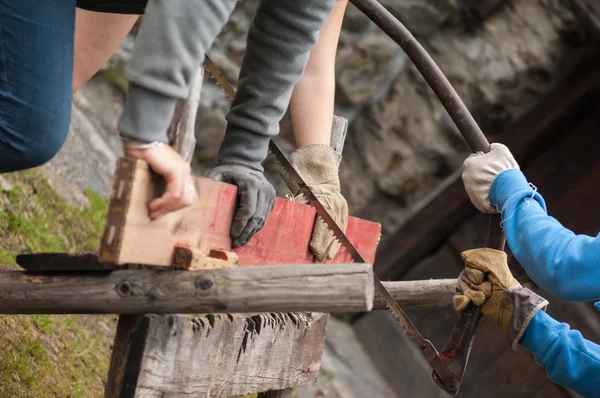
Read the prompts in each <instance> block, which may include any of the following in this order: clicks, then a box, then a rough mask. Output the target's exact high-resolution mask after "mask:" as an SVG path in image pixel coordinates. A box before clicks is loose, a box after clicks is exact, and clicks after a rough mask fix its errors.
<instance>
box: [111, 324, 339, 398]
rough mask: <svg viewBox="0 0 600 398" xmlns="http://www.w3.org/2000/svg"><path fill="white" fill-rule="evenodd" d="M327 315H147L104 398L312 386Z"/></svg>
mask: <svg viewBox="0 0 600 398" xmlns="http://www.w3.org/2000/svg"><path fill="white" fill-rule="evenodd" d="M327 318H328V315H327V314H307V313H296V314H258V315H255V316H253V317H248V318H247V317H242V316H240V315H221V316H219V315H206V316H201V317H196V318H190V317H186V316H182V315H176V316H171V315H148V316H144V317H142V320H141V321H140V322H139V323H138V324H137V325H135V326H133V327H130V329H129V333H127V335H129V336H130V337H131V339H130V346H129V347H128V350H127V351H125V352H123V351H122V355H121V356H120V359H119V361H120V363H121V364H122V365H121V366H122V369H126V370H124V371H123V372H122V374H123V375H124V377H122V378H121V380H119V383H115V384H114V387H116V388H113V389H112V390H110V391H109V390H107V394H106V397H107V398H116V397H123V396H126V397H144V398H153V397H181V396H190V397H192V396H193V397H215V398H218V397H231V396H239V395H244V394H249V393H256V392H262V391H269V390H283V389H288V388H291V387H294V386H301V385H308V384H312V383H314V382H315V381H316V379H317V377H318V373H319V367H320V362H321V355H322V351H323V345H324V341H325V329H326V323H327V322H326V321H327ZM308 347H310V348H311V349H307V348H308ZM267 396H269V395H267Z"/></svg>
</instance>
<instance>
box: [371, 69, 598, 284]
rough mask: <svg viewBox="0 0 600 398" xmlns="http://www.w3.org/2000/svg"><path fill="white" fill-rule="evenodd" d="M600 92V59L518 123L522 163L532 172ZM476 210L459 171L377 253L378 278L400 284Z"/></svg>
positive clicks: (513, 134)
mask: <svg viewBox="0 0 600 398" xmlns="http://www.w3.org/2000/svg"><path fill="white" fill-rule="evenodd" d="M599 88H600V59H598V58H595V59H593V60H589V61H588V62H586V63H584V64H582V65H580V66H579V67H577V68H576V69H575V70H574V71H573V72H572V73H571V75H570V76H569V77H568V78H567V79H566V80H565V81H564V82H563V84H561V86H560V87H559V88H558V89H557V90H555V91H554V92H553V93H552V94H551V95H549V96H548V97H547V98H546V99H545V100H544V101H542V102H541V103H540V104H539V105H538V106H536V107H535V108H533V109H532V110H531V111H530V112H528V113H527V114H526V115H525V116H524V117H523V118H521V119H520V120H519V121H517V122H516V123H515V124H514V125H513V126H512V127H511V128H510V129H509V130H508V131H507V132H506V133H505V134H504V135H503V136H502V139H501V141H502V142H503V143H504V144H506V145H507V146H508V147H509V148H510V149H511V151H512V153H513V154H514V155H515V158H516V159H517V160H518V161H519V163H520V164H521V167H523V168H524V167H527V166H528V165H529V164H530V163H531V162H532V161H533V159H535V157H536V155H537V154H538V153H541V152H542V151H543V150H545V149H547V148H548V146H549V145H550V143H551V142H552V139H554V138H555V137H557V136H558V135H559V134H560V131H561V128H560V127H561V126H562V125H564V124H566V123H569V122H570V119H571V117H572V116H573V114H574V113H575V112H576V111H577V110H578V109H580V107H581V106H582V104H584V103H585V99H586V97H588V96H589V95H592V94H593V93H594V92H596V91H597V90H598V89H599ZM475 211H476V210H475V208H474V207H473V205H472V204H471V203H470V201H469V198H468V197H467V195H466V193H465V191H464V187H463V184H462V180H461V179H460V172H458V173H455V174H454V175H453V177H452V181H451V182H450V183H448V184H447V185H446V188H445V189H443V190H442V191H441V192H438V193H437V194H436V195H435V196H433V197H432V198H431V199H430V201H429V203H427V204H426V205H425V206H424V207H423V208H422V209H421V210H420V211H419V212H418V213H416V214H415V215H414V216H413V217H412V218H411V219H410V220H408V221H407V222H406V223H405V224H404V225H402V227H400V229H398V230H397V231H396V232H394V233H392V234H390V235H389V236H388V237H386V238H385V239H384V241H383V242H382V244H381V245H380V247H379V249H378V251H377V260H376V261H375V264H374V270H375V273H376V274H377V275H378V276H379V278H380V279H382V280H386V279H387V280H389V279H400V278H402V277H403V276H404V275H405V274H406V273H407V272H408V271H409V270H410V269H411V268H412V267H413V266H415V265H416V264H417V263H418V262H419V261H421V260H422V259H423V258H425V257H426V256H427V255H429V254H431V253H432V252H433V251H435V250H436V248H438V247H439V246H440V245H441V243H442V242H443V240H444V239H445V238H446V237H447V236H448V234H450V233H451V232H452V231H453V230H454V229H455V228H456V227H457V226H458V225H459V223H460V222H461V221H462V220H464V219H465V217H467V216H469V215H471V214H473V213H474V212H475Z"/></svg>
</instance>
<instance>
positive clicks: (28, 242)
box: [0, 171, 116, 398]
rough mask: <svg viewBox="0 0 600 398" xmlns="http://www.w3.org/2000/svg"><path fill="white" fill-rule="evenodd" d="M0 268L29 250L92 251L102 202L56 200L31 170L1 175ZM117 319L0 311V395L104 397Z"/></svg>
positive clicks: (93, 198) (9, 266) (101, 221)
mask: <svg viewBox="0 0 600 398" xmlns="http://www.w3.org/2000/svg"><path fill="white" fill-rule="evenodd" d="M2 177H3V178H4V179H5V180H7V181H8V182H9V183H10V184H11V185H12V186H13V189H12V190H10V191H8V192H6V191H1V190H0V269H14V268H16V263H15V256H16V255H17V254H18V253H31V252H59V251H68V252H83V251H96V250H97V248H98V243H99V242H100V236H101V234H102V231H103V229H104V220H105V212H106V207H107V201H106V200H105V199H101V198H99V197H98V196H96V195H94V194H91V193H88V194H87V195H88V198H89V201H90V204H91V206H90V208H89V209H84V210H79V209H77V208H74V207H72V206H70V205H69V204H68V203H67V202H65V201H64V200H62V199H61V198H60V197H59V196H58V195H56V193H55V192H54V191H53V190H52V188H50V187H49V186H48V184H47V183H46V181H45V180H44V179H43V178H42V177H40V176H39V175H38V174H37V173H36V172H35V171H27V172H21V173H12V174H3V175H2ZM115 321H116V317H114V316H85V315H77V316H75V315H61V316H54V315H32V316H26V315H6V316H0V398H4V397H11V398H12V397H15V398H20V397H27V398H29V397H32V398H33V397H36V398H37V397H40V398H46V397H60V398H63V397H71V398H88V397H90V398H95V397H102V396H103V391H104V383H105V379H106V374H107V371H108V364H109V360H110V346H111V344H112V339H113V337H114V330H115V325H116V323H115Z"/></svg>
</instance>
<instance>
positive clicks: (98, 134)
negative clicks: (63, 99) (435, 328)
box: [48, 75, 123, 196]
mask: <svg viewBox="0 0 600 398" xmlns="http://www.w3.org/2000/svg"><path fill="white" fill-rule="evenodd" d="M122 107H123V98H122V97H121V95H120V93H119V92H118V91H117V89H115V88H114V87H112V86H111V85H109V84H107V82H106V81H105V80H104V79H103V78H102V76H101V75H96V76H95V77H93V78H92V79H91V80H90V81H89V82H87V83H86V84H85V85H84V86H83V87H82V88H81V89H80V90H79V91H78V92H77V93H76V94H75V95H74V97H73V105H72V115H71V126H70V129H69V135H68V137H67V140H66V142H65V144H64V146H63V148H62V149H61V150H60V152H59V153H58V155H56V156H55V157H54V159H52V160H51V161H50V162H49V163H48V166H49V167H50V169H51V170H52V171H54V172H56V173H58V174H60V175H61V176H62V177H63V178H65V179H66V180H68V181H69V182H71V183H74V184H75V185H77V186H78V187H79V188H80V189H90V190H92V191H94V192H96V193H98V194H101V195H105V196H107V195H108V194H109V193H110V190H111V188H112V181H113V173H114V169H115V166H116V161H117V158H118V157H119V156H121V155H122V153H123V151H122V145H121V141H120V139H119V138H118V136H117V122H118V118H119V115H120V114H121V111H122Z"/></svg>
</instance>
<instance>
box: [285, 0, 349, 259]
mask: <svg viewBox="0 0 600 398" xmlns="http://www.w3.org/2000/svg"><path fill="white" fill-rule="evenodd" d="M347 5H348V2H347V0H337V1H336V3H335V6H334V8H333V11H332V12H331V15H330V16H329V19H328V20H327V23H326V24H325V26H323V28H322V29H321V30H320V35H319V40H318V41H317V44H316V45H315V46H314V47H313V49H312V50H311V52H310V57H309V59H308V64H307V65H306V69H305V71H304V74H303V75H302V78H301V79H300V81H299V82H298V84H296V87H294V92H293V94H292V99H291V103H290V111H291V114H292V123H293V127H294V135H295V138H296V146H297V147H298V149H297V150H296V151H294V152H293V153H292V154H291V156H290V161H291V162H292V164H293V165H294V167H296V169H298V171H299V172H300V174H301V175H302V177H303V178H304V180H305V181H306V182H307V183H308V185H309V187H310V188H311V190H312V191H313V192H314V193H315V194H316V195H317V198H318V199H319V200H320V201H321V203H323V205H324V206H325V208H326V209H327V211H328V212H329V213H330V214H331V216H332V217H333V219H334V220H335V221H336V222H337V223H338V225H339V226H340V227H341V228H342V230H344V231H345V229H346V225H347V223H348V204H347V202H346V200H345V199H344V197H343V196H342V193H341V187H340V180H339V174H338V170H339V164H340V161H341V156H340V154H337V153H335V151H334V150H333V148H331V129H332V120H333V108H334V100H335V55H336V50H337V45H338V40H339V36H340V31H341V28H342V21H343V18H344V12H345V10H346V6H347ZM282 177H283V178H284V180H286V174H284V173H282ZM286 183H288V185H289V186H290V188H292V191H294V194H295V195H296V199H295V200H297V201H300V202H306V198H304V197H303V196H298V192H297V190H295V189H294V188H293V184H291V182H288V181H286ZM309 247H310V249H311V251H312V252H313V254H314V255H315V257H316V258H317V260H319V261H323V260H325V259H326V258H327V259H333V258H334V257H335V255H336V254H337V252H338V250H339V247H340V245H339V243H338V242H337V241H336V240H335V238H334V237H333V234H332V233H331V232H330V231H329V229H328V228H327V226H326V224H324V222H323V221H322V220H321V218H320V217H317V219H316V220H315V225H314V228H313V233H312V238H311V241H310V245H309Z"/></svg>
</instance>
